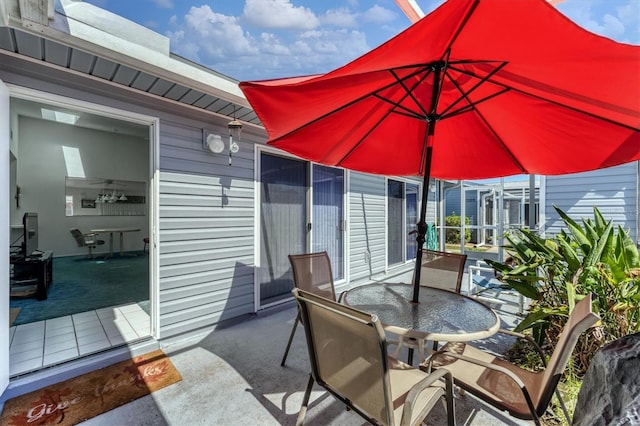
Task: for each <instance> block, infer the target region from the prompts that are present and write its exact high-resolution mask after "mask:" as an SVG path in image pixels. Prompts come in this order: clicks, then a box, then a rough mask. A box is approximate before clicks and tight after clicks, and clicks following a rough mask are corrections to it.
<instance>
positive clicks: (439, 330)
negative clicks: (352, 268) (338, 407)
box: [343, 283, 500, 342]
mask: <svg viewBox="0 0 640 426" xmlns="http://www.w3.org/2000/svg"><path fill="white" fill-rule="evenodd" d="M412 294H413V286H412V285H409V284H392V283H374V284H366V285H363V286H359V287H354V288H352V289H351V290H349V291H347V292H346V293H345V295H344V298H343V302H344V303H345V304H346V305H349V306H351V307H354V308H356V309H360V310H363V311H366V312H369V313H371V314H375V315H377V316H378V318H379V319H380V322H381V323H382V324H383V325H384V327H385V329H386V330H387V331H390V332H392V333H395V334H399V335H404V336H406V337H416V338H422V339H427V340H435V341H440V342H467V341H471V340H476V339H483V338H486V337H489V336H491V335H493V334H495V333H496V332H497V331H498V329H499V328H500V319H499V318H498V315H497V314H496V313H495V312H494V311H493V309H491V308H489V307H488V306H485V305H483V304H482V303H480V302H478V301H476V300H474V299H472V298H470V297H467V296H463V295H461V294H458V293H454V292H451V291H446V290H440V289H437V288H431V287H420V303H413V302H412V301H411V296H412Z"/></svg>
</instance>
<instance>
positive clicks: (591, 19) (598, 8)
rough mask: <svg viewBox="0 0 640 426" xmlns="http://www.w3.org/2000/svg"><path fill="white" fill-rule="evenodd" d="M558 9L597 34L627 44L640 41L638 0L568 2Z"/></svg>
mask: <svg viewBox="0 0 640 426" xmlns="http://www.w3.org/2000/svg"><path fill="white" fill-rule="evenodd" d="M557 8H558V10H559V11H561V12H562V13H563V14H564V15H566V16H567V17H568V18H569V19H571V20H572V21H574V22H575V23H576V24H578V25H580V26H581V27H583V28H585V29H586V30H587V31H591V32H593V33H596V34H600V35H602V36H605V37H608V38H611V39H613V40H617V41H621V42H626V43H635V44H637V43H639V42H640V28H639V24H640V2H638V0H626V2H623V1H621V0H620V1H618V2H615V3H614V2H610V1H603V0H581V1H567V2H563V3H560V4H558V6H557Z"/></svg>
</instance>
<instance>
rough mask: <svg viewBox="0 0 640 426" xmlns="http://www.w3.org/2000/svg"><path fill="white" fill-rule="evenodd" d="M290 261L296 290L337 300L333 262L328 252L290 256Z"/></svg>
mask: <svg viewBox="0 0 640 426" xmlns="http://www.w3.org/2000/svg"><path fill="white" fill-rule="evenodd" d="M289 261H290V262H291V268H292V269H293V284H294V285H295V287H296V288H299V289H301V290H304V291H308V292H310V293H313V294H316V295H318V296H322V297H326V298H327V299H331V300H336V291H335V289H334V287H333V272H332V271H331V261H330V260H329V255H328V254H327V252H326V251H322V252H318V253H306V254H290V255H289Z"/></svg>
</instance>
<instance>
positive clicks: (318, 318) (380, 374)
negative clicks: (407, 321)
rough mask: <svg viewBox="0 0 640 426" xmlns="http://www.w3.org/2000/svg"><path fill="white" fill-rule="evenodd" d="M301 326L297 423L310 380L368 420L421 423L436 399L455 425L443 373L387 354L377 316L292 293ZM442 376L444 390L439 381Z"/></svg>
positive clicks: (449, 383)
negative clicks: (304, 374) (303, 384)
mask: <svg viewBox="0 0 640 426" xmlns="http://www.w3.org/2000/svg"><path fill="white" fill-rule="evenodd" d="M293 294H294V297H295V298H296V301H297V302H298V304H299V307H300V312H301V316H302V323H303V325H304V328H305V336H306V340H307V347H308V350H309V360H310V363H311V377H310V379H309V382H308V384H307V390H306V392H305V396H304V399H303V403H302V407H301V410H300V414H299V416H298V423H297V424H302V421H303V420H304V417H305V414H306V411H307V405H308V402H309V397H310V394H311V389H312V387H313V384H314V382H315V383H317V384H319V385H320V386H322V387H323V388H324V389H326V390H327V391H329V392H330V393H331V394H332V395H333V396H335V397H336V398H338V399H339V400H340V401H342V402H343V403H345V404H346V405H347V406H348V407H350V408H352V409H353V410H354V411H355V412H356V413H358V414H359V415H361V416H362V417H363V418H365V419H367V421H369V422H371V423H373V424H380V425H416V424H420V423H421V422H422V420H423V419H424V418H425V417H426V416H427V414H428V413H429V411H430V410H431V408H432V407H433V406H434V405H435V404H436V403H437V402H438V401H439V400H444V402H446V407H447V414H448V422H449V424H450V425H451V424H455V418H454V407H453V404H454V402H453V384H452V381H451V377H450V374H449V373H448V372H447V371H446V369H440V370H438V371H437V372H436V373H435V374H436V375H434V373H430V374H429V373H425V372H423V371H420V370H419V369H417V368H414V367H412V366H410V365H408V364H405V363H403V362H401V361H398V360H396V359H394V358H391V357H389V356H388V355H387V345H386V340H385V335H384V330H383V329H382V325H381V324H380V321H379V320H378V319H377V317H376V316H372V315H371V314H367V313H365V312H362V311H359V310H356V309H353V308H350V307H348V306H345V305H341V304H339V303H337V302H335V301H332V300H329V299H326V298H323V297H319V296H316V295H314V294H312V293H308V292H305V291H303V290H299V289H294V291H293ZM441 378H446V379H447V382H446V386H443V384H442V383H441V382H439V379H441Z"/></svg>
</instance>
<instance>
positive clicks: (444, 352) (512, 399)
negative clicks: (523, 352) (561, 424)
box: [421, 294, 600, 424]
mask: <svg viewBox="0 0 640 426" xmlns="http://www.w3.org/2000/svg"><path fill="white" fill-rule="evenodd" d="M591 299H592V294H588V295H587V296H586V297H585V298H584V299H582V300H581V301H580V302H578V303H577V304H576V305H575V307H574V309H573V311H572V312H571V315H570V316H569V319H568V321H567V323H566V324H565V326H564V328H563V330H562V333H561V334H560V337H559V338H558V342H557V343H556V347H555V349H554V351H553V355H552V356H551V359H550V360H549V365H548V366H546V368H545V369H544V371H540V372H535V373H532V372H530V371H527V370H524V369H522V368H520V367H518V366H516V365H513V364H511V363H509V362H507V361H504V360H501V359H498V358H496V357H494V356H492V355H490V354H488V353H486V352H484V351H482V350H480V349H476V348H474V347H472V346H469V345H464V344H460V343H448V344H446V345H445V346H444V347H443V348H442V349H441V350H440V351H438V352H437V353H435V354H433V355H432V356H431V358H430V359H429V360H428V361H427V362H426V363H424V364H423V365H422V366H421V368H422V369H424V370H425V371H431V370H432V368H444V369H446V370H448V371H450V372H451V374H452V375H453V378H454V382H455V383H456V384H457V385H458V386H460V387H461V388H463V389H465V390H467V391H468V392H469V393H471V394H473V395H475V396H477V397H478V398H480V399H482V400H484V401H485V402H487V403H489V404H491V405H493V406H495V407H497V408H499V409H501V410H506V411H508V412H509V413H510V414H511V415H512V416H514V417H517V418H521V419H528V420H533V421H534V422H535V423H536V424H540V419H539V417H540V416H541V415H542V414H543V413H544V412H545V411H546V409H547V407H548V406H549V403H550V402H551V398H552V396H553V395H554V393H555V395H556V396H557V398H558V400H559V401H560V405H561V407H562V410H563V412H564V415H565V417H566V419H567V422H568V424H571V419H570V416H569V413H568V411H567V409H566V407H565V405H564V401H563V400H562V397H561V395H560V393H559V392H558V390H557V386H558V382H559V381H560V377H561V376H562V372H563V371H564V369H565V367H566V366H567V363H568V362H569V358H570V356H571V352H572V351H573V349H574V348H575V346H576V343H577V341H578V337H579V336H580V334H582V333H583V332H584V331H585V330H587V329H588V328H589V327H591V326H592V325H594V324H595V323H597V322H598V321H599V320H600V317H599V316H598V315H596V314H595V313H593V312H592V311H591ZM500 332H502V333H507V334H511V335H516V336H518V337H523V338H525V337H527V336H523V335H520V334H518V333H514V332H509V331H506V330H501V331H500ZM528 340H529V341H530V342H532V343H534V347H535V348H536V349H537V350H538V352H539V354H540V356H541V358H542V363H543V364H545V358H544V354H543V353H542V350H541V349H540V348H539V347H538V346H537V345H536V344H535V342H533V340H531V339H530V338H528Z"/></svg>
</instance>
